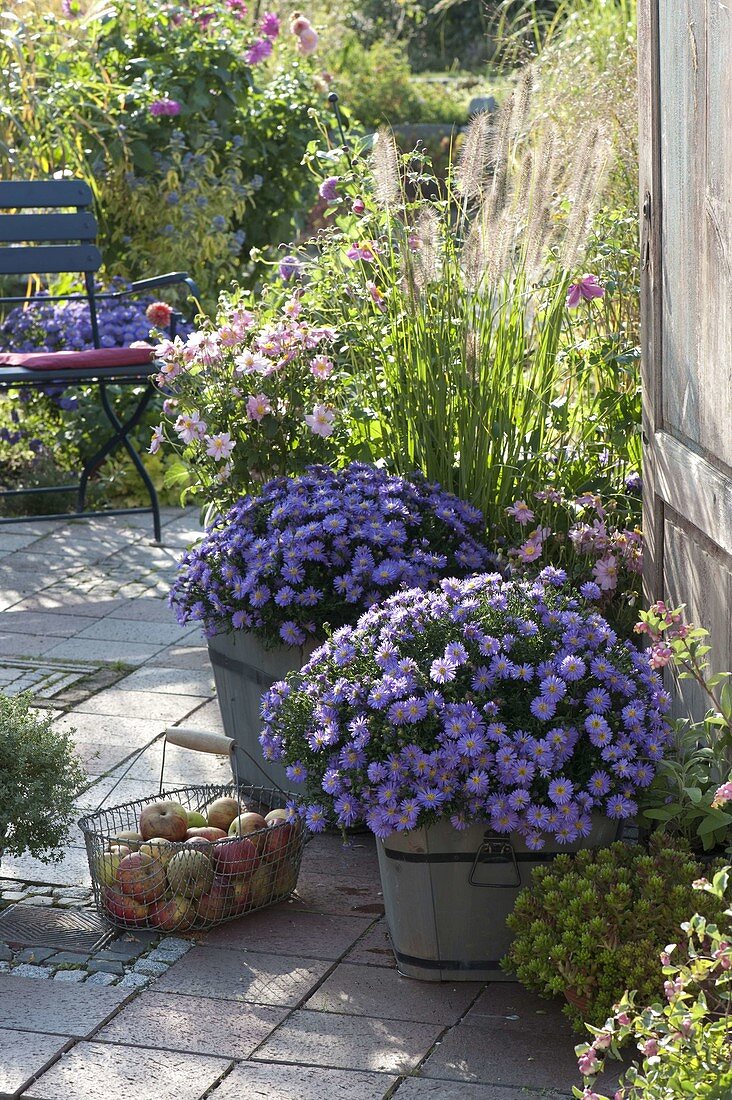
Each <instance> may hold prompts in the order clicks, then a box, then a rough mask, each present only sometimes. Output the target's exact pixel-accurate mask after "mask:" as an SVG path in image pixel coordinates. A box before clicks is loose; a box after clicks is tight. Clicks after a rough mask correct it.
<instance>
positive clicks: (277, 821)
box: [79, 784, 305, 932]
mask: <svg viewBox="0 0 732 1100" xmlns="http://www.w3.org/2000/svg"><path fill="white" fill-rule="evenodd" d="M284 805H285V799H284V797H283V795H282V793H281V792H279V791H276V790H275V789H274V788H271V787H253V786H249V785H246V784H242V785H240V786H238V787H237V786H236V785H235V784H229V785H225V786H214V785H207V786H192V787H178V788H176V789H175V790H166V791H161V793H160V794H158V795H154V796H151V797H150V798H144V799H139V800H137V801H136V802H127V803H125V804H124V805H122V806H112V807H110V808H109V809H105V810H97V811H96V812H94V813H92V814H87V815H86V816H85V817H83V818H81V820H80V821H79V827H80V828H81V830H82V832H83V833H84V839H85V841H86V850H87V855H88V858H89V871H90V873H91V879H92V885H93V887H94V898H95V901H96V905H97V909H98V910H99V913H100V915H101V916H102V917H103V918H104V920H106V921H107V922H108V923H109V924H112V925H114V926H115V927H117V928H157V929H160V930H161V931H165V932H174V931H176V932H182V931H188V930H192V929H205V928H212V927H213V926H214V925H216V924H221V923H222V922H223V921H227V920H233V919H234V918H236V917H239V916H241V915H242V914H243V913H251V912H253V911H254V910H255V909H262V908H264V907H265V906H267V905H272V904H273V903H274V902H277V901H284V899H285V898H287V897H289V895H290V894H291V893H292V891H293V890H294V889H295V886H296V885H297V877H298V874H299V872H300V862H301V859H302V852H303V847H304V843H305V833H304V830H303V828H302V826H301V825H300V824H299V823H298V822H289V821H286V820H285V814H284ZM194 815H196V816H194ZM264 818H266V819H267V820H266V821H264V820H263V819H264Z"/></svg>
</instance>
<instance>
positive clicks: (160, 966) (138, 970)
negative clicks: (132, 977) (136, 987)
mask: <svg viewBox="0 0 732 1100" xmlns="http://www.w3.org/2000/svg"><path fill="white" fill-rule="evenodd" d="M172 962H173V960H172V959H171V960H170V961H169V962H156V961H155V960H154V959H140V960H139V962H136V963H135V965H134V967H133V970H132V973H133V974H149V975H150V977H151V978H159V977H160V975H161V974H164V973H165V972H166V970H167V969H168V967H169V966H170V964H171V963H172Z"/></svg>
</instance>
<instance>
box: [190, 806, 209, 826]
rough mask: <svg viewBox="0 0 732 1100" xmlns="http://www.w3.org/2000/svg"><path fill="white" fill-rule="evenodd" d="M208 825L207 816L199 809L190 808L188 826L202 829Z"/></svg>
mask: <svg viewBox="0 0 732 1100" xmlns="http://www.w3.org/2000/svg"><path fill="white" fill-rule="evenodd" d="M205 825H206V818H205V817H204V816H203V814H199V812H198V810H188V828H189V829H201V828H204V827H205Z"/></svg>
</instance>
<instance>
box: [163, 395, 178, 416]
mask: <svg viewBox="0 0 732 1100" xmlns="http://www.w3.org/2000/svg"><path fill="white" fill-rule="evenodd" d="M177 408H178V402H177V400H176V399H175V397H166V398H165V400H164V401H163V412H164V413H165V415H166V416H171V415H172V414H173V412H174V411H175V410H176V409H177Z"/></svg>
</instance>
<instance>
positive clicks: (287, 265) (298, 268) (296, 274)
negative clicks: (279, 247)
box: [277, 256, 302, 283]
mask: <svg viewBox="0 0 732 1100" xmlns="http://www.w3.org/2000/svg"><path fill="white" fill-rule="evenodd" d="M277 270H278V272H279V276H280V279H283V280H284V282H286V283H289V281H290V279H299V278H300V275H301V274H302V264H301V263H300V261H299V260H298V258H297V256H283V257H282V259H281V260H280V262H279V266H278V268H277Z"/></svg>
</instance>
